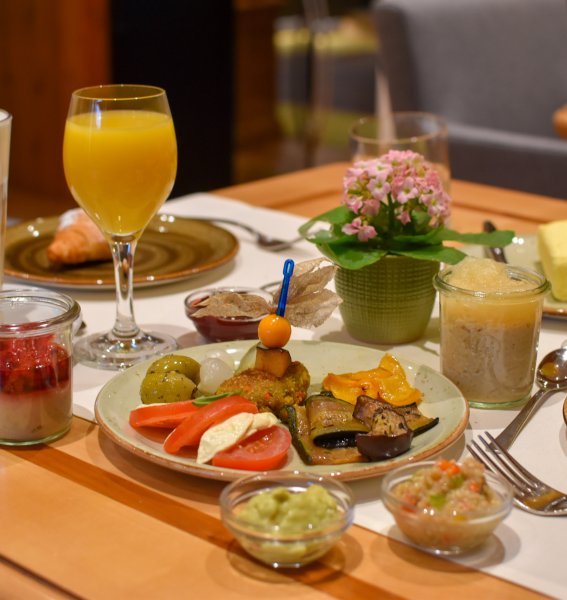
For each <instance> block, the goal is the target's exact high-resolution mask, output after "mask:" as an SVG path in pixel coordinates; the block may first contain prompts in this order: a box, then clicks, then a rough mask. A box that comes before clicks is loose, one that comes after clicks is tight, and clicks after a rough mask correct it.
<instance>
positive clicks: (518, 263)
mask: <svg viewBox="0 0 567 600" xmlns="http://www.w3.org/2000/svg"><path fill="white" fill-rule="evenodd" d="M463 251H464V252H466V253H467V254H469V255H470V256H477V257H482V256H485V255H486V254H485V252H486V249H485V248H484V247H483V246H466V247H465V248H463ZM504 252H505V253H506V260H507V261H508V262H509V263H510V264H511V265H514V266H515V267H523V268H524V269H530V270H532V271H538V272H539V273H543V267H542V265H541V262H540V260H539V255H538V251H537V237H536V236H535V235H516V236H515V237H514V239H513V241H512V243H511V244H510V245H508V246H506V247H505V248H504ZM543 314H544V316H546V317H553V318H565V317H567V302H561V301H560V300H556V299H555V298H554V297H553V296H552V295H551V293H549V294H547V296H546V297H545V299H544V301H543Z"/></svg>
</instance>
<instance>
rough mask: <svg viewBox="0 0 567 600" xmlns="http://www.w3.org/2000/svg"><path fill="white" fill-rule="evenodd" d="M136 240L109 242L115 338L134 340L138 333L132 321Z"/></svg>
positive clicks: (113, 331) (138, 329) (134, 322)
mask: <svg viewBox="0 0 567 600" xmlns="http://www.w3.org/2000/svg"><path fill="white" fill-rule="evenodd" d="M137 243H138V241H137V240H136V239H128V240H116V239H113V240H112V241H111V244H110V245H111V249H112V258H113V260H114V277H115V280H116V320H115V322H114V327H113V328H112V333H113V335H115V336H116V337H117V338H127V339H130V338H134V337H136V336H137V335H138V333H139V332H140V328H139V327H138V326H137V325H136V320H135V319H134V305H133V299H134V252H135V251H136V245H137Z"/></svg>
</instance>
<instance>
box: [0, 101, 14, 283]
mask: <svg viewBox="0 0 567 600" xmlns="http://www.w3.org/2000/svg"><path fill="white" fill-rule="evenodd" d="M11 130H12V115H11V114H10V113H8V112H6V111H5V110H2V109H1V108H0V289H1V288H2V284H3V282H4V244H5V239H6V237H5V236H6V212H7V210H8V208H7V207H8V168H9V165H10V132H11Z"/></svg>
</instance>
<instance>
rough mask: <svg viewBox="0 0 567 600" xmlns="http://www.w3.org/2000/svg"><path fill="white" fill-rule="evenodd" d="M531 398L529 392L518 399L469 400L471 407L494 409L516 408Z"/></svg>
mask: <svg viewBox="0 0 567 600" xmlns="http://www.w3.org/2000/svg"><path fill="white" fill-rule="evenodd" d="M528 398H529V394H526V395H525V396H522V397H521V398H518V399H517V400H508V401H507V402H483V401H482V400H469V401H468V403H469V406H470V407H471V408H488V409H492V410H499V409H502V410H504V409H508V408H516V407H517V406H520V405H522V404H523V403H524V402H525V401H526V400H527V399H528Z"/></svg>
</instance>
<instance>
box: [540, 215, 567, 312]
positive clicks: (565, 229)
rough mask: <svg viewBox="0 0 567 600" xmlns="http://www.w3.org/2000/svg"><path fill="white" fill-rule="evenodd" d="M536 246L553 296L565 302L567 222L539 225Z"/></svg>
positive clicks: (566, 297) (566, 285) (566, 283)
mask: <svg viewBox="0 0 567 600" xmlns="http://www.w3.org/2000/svg"><path fill="white" fill-rule="evenodd" d="M537 246H538V253H539V259H540V261H541V264H542V266H543V271H544V273H545V276H546V277H547V279H548V280H549V283H550V284H551V292H552V294H553V296H554V297H555V298H556V299H557V300H566V301H567V220H563V221H552V222H551V223H546V224H545V225H540V226H539V228H538V231H537Z"/></svg>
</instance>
